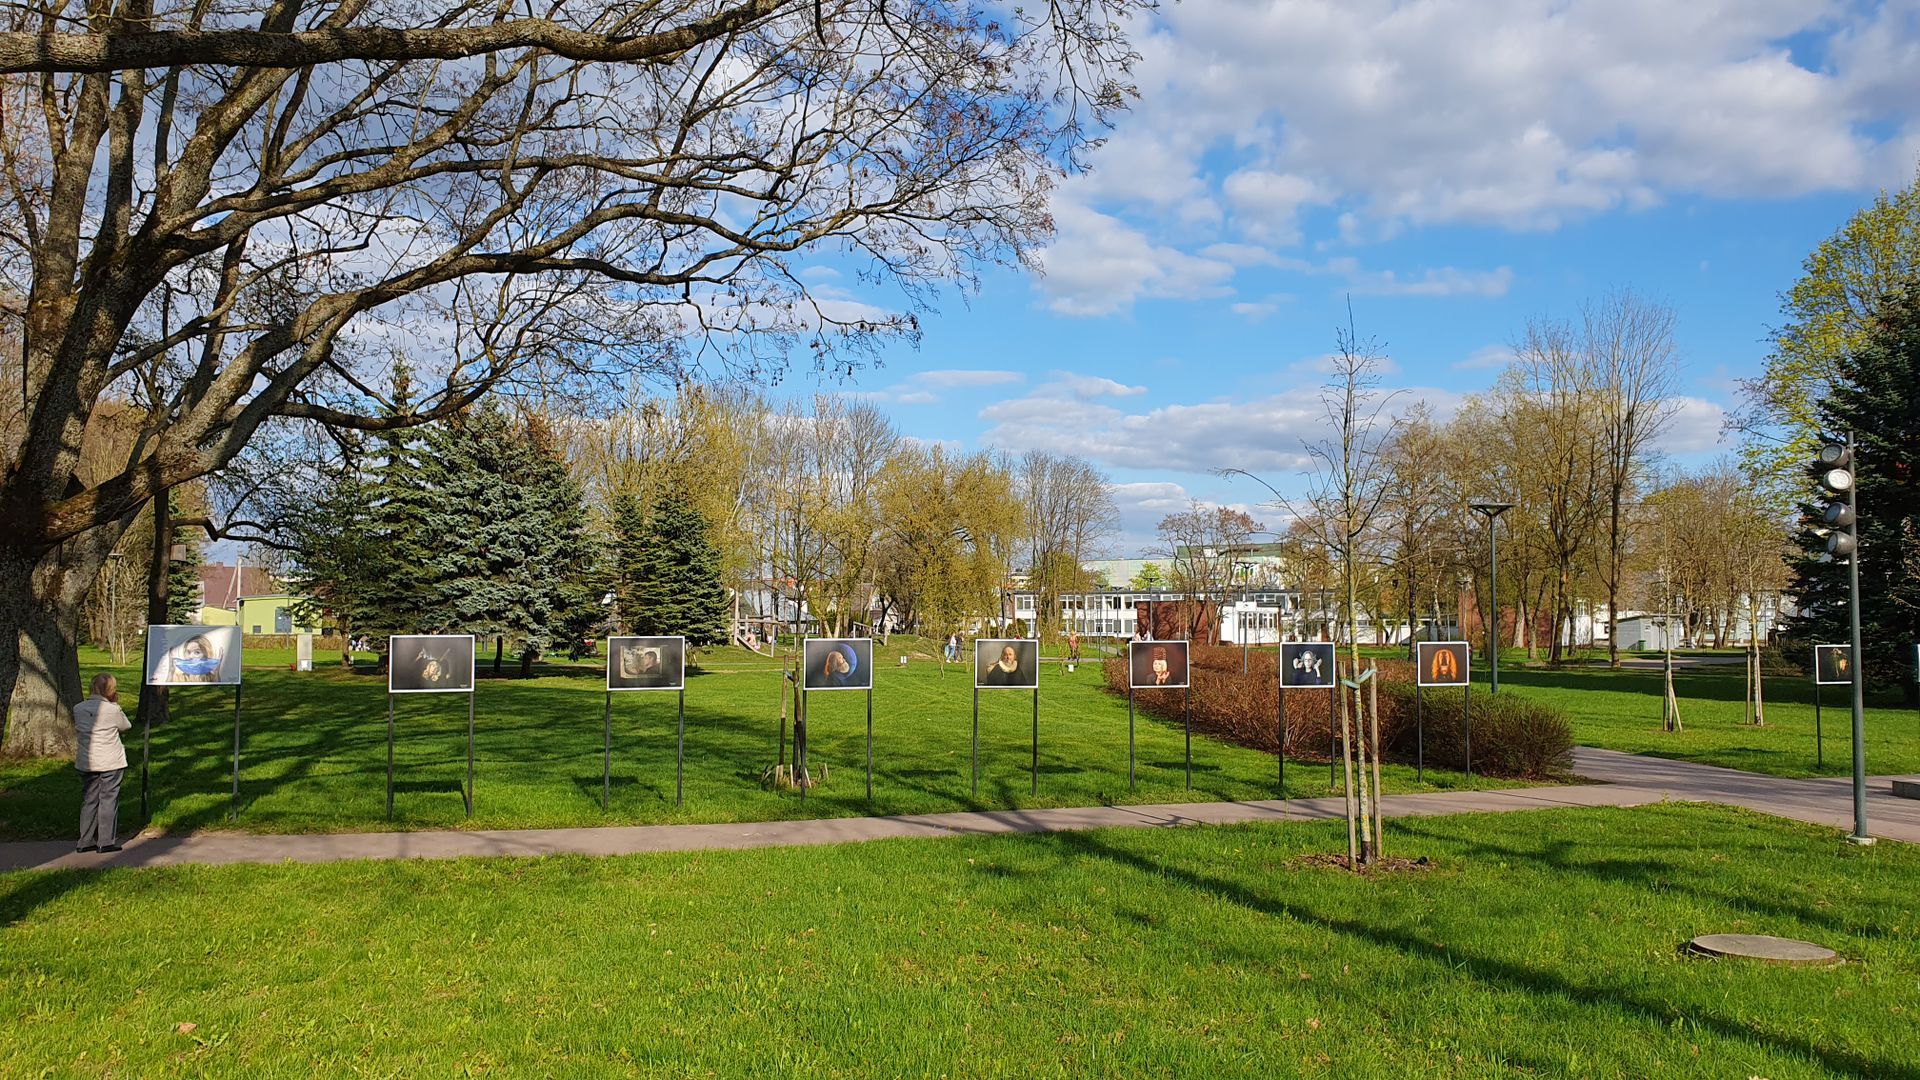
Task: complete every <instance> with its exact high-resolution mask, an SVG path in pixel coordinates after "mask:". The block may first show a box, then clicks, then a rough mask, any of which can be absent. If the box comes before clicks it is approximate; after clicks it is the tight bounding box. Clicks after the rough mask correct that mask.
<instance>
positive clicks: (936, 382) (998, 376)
mask: <svg viewBox="0 0 1920 1080" xmlns="http://www.w3.org/2000/svg"><path fill="white" fill-rule="evenodd" d="M914 380H915V381H916V382H919V383H920V384H922V385H924V386H933V387H939V388H941V389H949V388H952V387H970V386H1005V385H1006V384H1008V383H1019V382H1025V381H1026V380H1027V377H1026V375H1024V374H1022V373H1020V372H1018V371H1000V370H993V369H988V368H946V369H943V370H939V371H923V372H921V373H920V374H918V375H915V376H914Z"/></svg>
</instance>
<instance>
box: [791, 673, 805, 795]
mask: <svg viewBox="0 0 1920 1080" xmlns="http://www.w3.org/2000/svg"><path fill="white" fill-rule="evenodd" d="M805 680H806V674H805V671H804V670H803V671H802V673H801V683H800V686H801V689H800V715H799V716H797V717H795V718H794V724H793V783H794V786H795V787H798V788H799V789H800V801H801V802H806V801H807V782H806V780H805V777H806V775H807V691H806V681H805Z"/></svg>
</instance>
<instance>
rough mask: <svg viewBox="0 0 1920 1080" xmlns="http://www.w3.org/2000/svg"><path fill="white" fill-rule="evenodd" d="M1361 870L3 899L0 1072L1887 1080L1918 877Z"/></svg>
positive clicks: (502, 866)
mask: <svg viewBox="0 0 1920 1080" xmlns="http://www.w3.org/2000/svg"><path fill="white" fill-rule="evenodd" d="M1388 842H1389V845H1390V850H1391V851H1393V852H1395V853H1397V854H1401V855H1408V856H1412V855H1425V856H1429V857H1431V858H1432V859H1433V860H1434V863H1433V866H1432V868H1431V869H1428V870H1425V871H1415V872H1407V873H1400V874H1394V875H1388V876H1384V877H1380V878H1375V879H1371V880H1363V879H1359V878H1356V877H1354V876H1352V875H1349V874H1346V873H1345V872H1343V871H1339V870H1332V869H1324V868H1306V867H1300V866H1298V865H1290V860H1291V859H1293V858H1294V857H1295V856H1297V855H1299V854H1301V853H1303V852H1331V851H1334V850H1337V849H1339V848H1340V847H1341V846H1342V845H1343V833H1342V828H1341V826H1340V825H1339V824H1338V823H1327V822H1321V823H1313V824H1304V825H1303V824H1294V825H1284V826H1275V825H1259V826H1238V827H1231V828H1198V829H1184V830H1112V831H1106V832H1097V833H1084V834H1057V835H1045V836H1001V837H978V838H965V839H946V840H906V841H886V842H880V843H872V844H863V845H850V846H843V847H833V848H820V849H762V850H755V851H738V852H707V853H692V854H676V855H647V856H630V857H620V858H605V859H587V858H578V857H556V858H543V859H488V860H461V861H457V862H451V863H448V862H388V863H366V862H361V863H337V864H331V865H322V866H294V865H287V866H277V867H263V866H235V867H183V868H169V869H141V870H110V871H57V872H34V873H16V874H11V875H0V1015H5V1016H7V1017H8V1018H9V1022H8V1023H6V1024H4V1025H0V1073H4V1074H6V1075H9V1076H39V1075H62V1076H104V1075H114V1076H172V1075H179V1076H246V1077H269V1076H297V1077H307V1076H410V1075H453V1074H469V1075H470V1074H478V1073H486V1074H494V1075H512V1076H529V1075H532V1076H537V1075H547V1076H641V1075H658V1076H713V1075H722V1076H781V1077H786V1076H822V1077H833V1076H839V1077H856V1076H859V1077H867V1076H870V1077H898V1076H936V1075H940V1076H953V1077H1022V1078H1024V1077H1042V1076H1061V1075H1075V1076H1086V1075H1098V1076H1196V1077H1198V1076H1205V1077H1241V1076H1244V1077H1259V1078H1262V1080H1265V1078H1269V1077H1273V1076H1294V1075H1336V1076H1405V1075H1443V1076H1461V1077H1482V1076H1497V1075H1516V1076H1538V1075H1571V1076H1629V1077H1653V1076H1660V1077H1668V1076H1702V1077H1736V1078H1740V1077H1768V1078H1770V1080H1785V1078H1788V1077H1816V1076H1836V1075H1840V1076H1862V1077H1868V1076H1870V1077H1878V1078H1889V1077H1915V1076H1920V1038H1915V1031H1916V1030H1920V1027H1917V1026H1916V1020H1917V1019H1920V894H1916V893H1915V892H1914V889H1913V883H1914V882H1915V881H1916V880H1920V851H1916V850H1915V849H1913V848H1911V847H1908V846H1906V845H1900V844H1882V845H1879V846H1876V847H1873V848H1867V849H1859V848H1853V847H1850V846H1848V845H1845V844H1842V843H1840V842H1838V840H1837V838H1836V834H1834V833H1833V832H1831V831H1829V830H1822V829H1816V828H1813V827H1809V826H1802V825H1797V824H1793V823H1788V822H1781V821H1777V820H1774V819H1770V818H1765V817H1761V816H1758V815H1752V814H1747V813H1743V812H1739V811H1734V810H1728V809H1723V808H1714V807H1701V806H1677V805H1676V806H1664V807H1653V808H1644V809H1638V810H1612V809H1603V810H1563V811H1540V812H1532V813H1526V814H1510V815H1488V816H1470V817H1456V818H1435V819H1425V820H1418V821H1412V822H1408V823H1404V824H1393V825H1390V827H1389V835H1388ZM1712 932H1750V933H1775V934H1782V935H1786V936H1791V937H1800V938H1807V939H1811V940H1814V941H1818V942H1822V943H1824V944H1827V945H1829V946H1830V947H1833V948H1835V949H1837V950H1838V951H1839V952H1840V953H1841V954H1842V955H1843V956H1844V957H1846V958H1847V961H1848V962H1847V963H1845V964H1843V965H1841V966H1838V967H1833V968H1767V967H1755V966H1748V965H1745V964H1741V963H1736V962H1727V961H1722V962H1711V961H1703V960H1695V959H1688V958H1685V957H1683V956H1682V955H1681V954H1680V952H1679V948H1680V946H1681V945H1682V944H1683V943H1684V942H1685V941H1687V940H1688V939H1689V938H1691V937H1693V936H1695V935H1697V934H1701V933H1712ZM188 1024H191V1025H193V1027H192V1028H191V1029H185V1030H183V1029H184V1026H185V1025H188Z"/></svg>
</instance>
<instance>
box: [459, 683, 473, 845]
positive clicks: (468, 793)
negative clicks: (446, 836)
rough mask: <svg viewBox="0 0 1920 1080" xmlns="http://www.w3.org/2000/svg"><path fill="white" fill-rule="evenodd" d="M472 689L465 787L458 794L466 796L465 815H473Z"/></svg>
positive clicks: (468, 720)
mask: <svg viewBox="0 0 1920 1080" xmlns="http://www.w3.org/2000/svg"><path fill="white" fill-rule="evenodd" d="M473 697H474V694H473V691H471V690H469V691H467V787H466V790H464V791H462V792H461V793H460V794H462V795H464V796H466V800H467V816H468V817H472V816H473Z"/></svg>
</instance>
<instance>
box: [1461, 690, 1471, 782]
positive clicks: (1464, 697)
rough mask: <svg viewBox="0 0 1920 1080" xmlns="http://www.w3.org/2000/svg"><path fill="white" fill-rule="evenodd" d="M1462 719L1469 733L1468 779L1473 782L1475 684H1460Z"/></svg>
mask: <svg viewBox="0 0 1920 1080" xmlns="http://www.w3.org/2000/svg"><path fill="white" fill-rule="evenodd" d="M1460 719H1461V721H1462V723H1461V726H1462V727H1463V728H1465V729H1466V733H1467V779H1468V780H1469V781H1471V780H1472V779H1473V684H1472V683H1470V682H1465V683H1461V684H1460Z"/></svg>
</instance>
